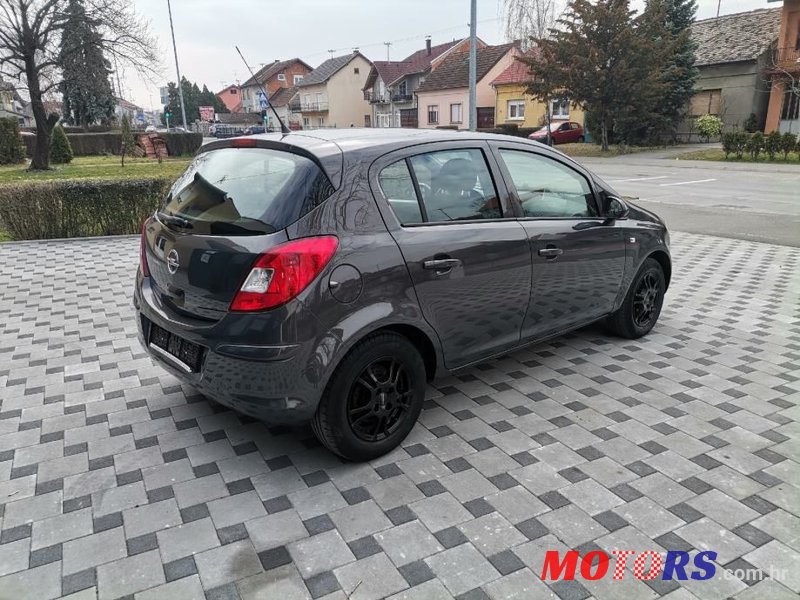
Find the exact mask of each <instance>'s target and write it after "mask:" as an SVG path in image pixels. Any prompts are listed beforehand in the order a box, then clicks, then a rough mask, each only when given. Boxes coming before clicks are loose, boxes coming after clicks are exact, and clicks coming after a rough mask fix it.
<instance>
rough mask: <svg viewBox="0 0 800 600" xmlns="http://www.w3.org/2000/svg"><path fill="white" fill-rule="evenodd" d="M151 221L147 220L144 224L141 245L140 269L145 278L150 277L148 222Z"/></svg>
mask: <svg viewBox="0 0 800 600" xmlns="http://www.w3.org/2000/svg"><path fill="white" fill-rule="evenodd" d="M149 220H150V219H145V220H144V223H142V239H141V241H140V243H139V268H140V269H141V270H142V275H144V276H145V277H150V267H149V265H148V264H147V222H148V221H149Z"/></svg>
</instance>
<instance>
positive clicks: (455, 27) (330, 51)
mask: <svg viewBox="0 0 800 600" xmlns="http://www.w3.org/2000/svg"><path fill="white" fill-rule="evenodd" d="M500 20H502V17H495V18H493V19H483V20H479V21H476V23H477V24H479V25H480V24H481V23H495V22H497V21H500ZM458 29H469V24H468V23H465V24H464V25H453V26H451V27H446V28H444V29H438V30H436V31H429V32H427V33H419V34H416V35H410V36H408V37H404V38H398V39H395V40H389V41H388V42H374V43H370V44H354V45H351V46H342V47H341V48H331V49H328V50H324V51H320V52H314V53H313V54H305V55H303V56H302V57H301V58H303V59H310V58H316V57H318V56H324V55H326V54H330V56H331V57H333V56H334V55H335V54H336V53H337V52H347V51H352V49H353V47H354V46H355V47H357V48H360V49H362V50H363V49H364V48H379V47H380V46H384V45H385V44H387V43H389V44H400V43H403V42H410V41H413V40H418V39H420V38H424V37H425V36H429V35H435V34H437V33H447V32H448V31H454V30H458Z"/></svg>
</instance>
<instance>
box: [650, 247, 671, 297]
mask: <svg viewBox="0 0 800 600" xmlns="http://www.w3.org/2000/svg"><path fill="white" fill-rule="evenodd" d="M648 258H652V259H653V260H655V261H656V262H657V263H658V264H659V265H661V269H662V270H663V271H664V282H665V284H666V287H665V288H664V291H666V290H668V289H669V282H670V280H671V279H672V261H671V260H670V258H669V254H667V253H666V252H664V251H663V250H656V251H655V252H651V253H650V254H648V255H647V257H646V258H645V260H647V259H648Z"/></svg>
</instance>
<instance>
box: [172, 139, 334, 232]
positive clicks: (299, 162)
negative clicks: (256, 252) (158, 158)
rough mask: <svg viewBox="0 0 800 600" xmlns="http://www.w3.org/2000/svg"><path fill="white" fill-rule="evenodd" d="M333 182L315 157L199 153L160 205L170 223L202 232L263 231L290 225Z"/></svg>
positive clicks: (252, 151) (258, 151) (248, 151)
mask: <svg viewBox="0 0 800 600" xmlns="http://www.w3.org/2000/svg"><path fill="white" fill-rule="evenodd" d="M332 193H333V186H332V185H331V183H330V181H329V180H328V178H327V177H326V175H325V173H323V171H322V170H321V169H320V168H319V166H318V165H317V164H316V163H315V162H314V161H312V160H311V159H309V158H306V157H304V156H299V155H297V154H293V153H290V152H284V151H281V150H273V149H267V148H222V149H219V150H211V151H209V152H205V153H203V154H201V155H199V156H198V157H197V158H195V160H194V161H193V162H192V164H191V165H190V166H189V168H188V169H187V170H186V171H185V172H184V174H183V175H181V177H180V178H179V179H178V180H177V181H176V182H175V184H174V185H173V186H172V189H171V191H170V194H169V196H167V198H166V200H165V201H164V204H163V205H162V207H161V210H160V211H159V216H160V217H162V218H163V219H164V220H165V221H166V223H167V225H169V226H170V227H174V228H178V229H186V230H190V231H191V232H192V233H199V234H211V235H213V234H220V235H237V234H238V235H260V234H266V233H272V232H275V231H278V230H280V229H284V228H285V227H288V226H289V225H291V224H292V223H293V222H295V221H296V220H297V219H299V218H300V217H302V216H303V215H304V214H306V213H307V212H309V211H310V210H312V209H313V208H314V207H316V206H318V205H319V204H321V203H322V202H324V201H325V200H326V199H327V198H328V197H329V196H330V195H331V194H332Z"/></svg>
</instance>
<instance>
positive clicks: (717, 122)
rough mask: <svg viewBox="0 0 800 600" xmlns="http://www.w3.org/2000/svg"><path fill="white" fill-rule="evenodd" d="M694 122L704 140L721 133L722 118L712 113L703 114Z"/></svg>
mask: <svg viewBox="0 0 800 600" xmlns="http://www.w3.org/2000/svg"><path fill="white" fill-rule="evenodd" d="M695 124H696V126H697V132H698V133H699V134H700V136H701V137H704V138H705V139H706V141H708V140H710V139H711V138H715V137H717V136H719V134H720V133H722V119H720V118H719V117H716V116H714V115H703V116H702V117H698V119H697V121H696V122H695Z"/></svg>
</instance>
